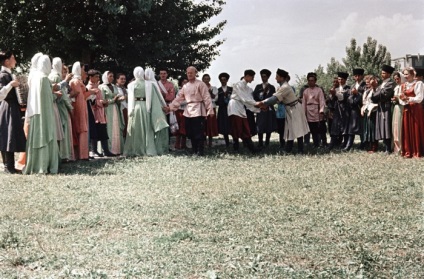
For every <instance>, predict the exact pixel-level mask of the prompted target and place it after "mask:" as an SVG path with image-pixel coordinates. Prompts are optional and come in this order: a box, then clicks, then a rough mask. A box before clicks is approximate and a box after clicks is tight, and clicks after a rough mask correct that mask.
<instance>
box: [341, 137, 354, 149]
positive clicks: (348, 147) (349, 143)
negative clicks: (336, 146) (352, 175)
mask: <svg viewBox="0 0 424 279" xmlns="http://www.w3.org/2000/svg"><path fill="white" fill-rule="evenodd" d="M354 139H355V135H349V136H348V139H347V143H346V147H345V148H343V151H349V150H350V149H351V148H352V146H353V141H354Z"/></svg>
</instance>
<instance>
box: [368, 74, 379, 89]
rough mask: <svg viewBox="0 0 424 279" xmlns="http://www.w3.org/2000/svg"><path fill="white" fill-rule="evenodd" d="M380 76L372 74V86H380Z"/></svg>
mask: <svg viewBox="0 0 424 279" xmlns="http://www.w3.org/2000/svg"><path fill="white" fill-rule="evenodd" d="M378 81H379V80H378V77H376V76H374V75H372V76H371V78H370V86H371V87H372V88H374V89H375V88H377V86H378Z"/></svg>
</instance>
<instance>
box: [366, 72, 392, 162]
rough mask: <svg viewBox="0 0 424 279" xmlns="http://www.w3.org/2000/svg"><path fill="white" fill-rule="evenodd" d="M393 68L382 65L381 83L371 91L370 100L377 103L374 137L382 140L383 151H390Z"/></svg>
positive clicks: (388, 152)
mask: <svg viewBox="0 0 424 279" xmlns="http://www.w3.org/2000/svg"><path fill="white" fill-rule="evenodd" d="M394 70H395V68H393V67H392V66H389V65H383V67H382V70H381V78H382V80H383V83H382V84H381V85H380V86H379V87H378V88H377V90H376V91H375V92H373V94H372V96H371V100H372V101H373V103H375V104H378V108H377V112H376V123H375V139H376V140H377V141H378V140H383V143H384V145H385V150H384V151H385V153H386V154H390V153H391V152H392V141H391V139H392V114H391V108H392V103H391V99H392V98H393V96H394V94H395V91H394V89H395V86H396V83H395V82H394V81H393V80H392V79H391V78H390V77H391V75H392V73H393V72H394Z"/></svg>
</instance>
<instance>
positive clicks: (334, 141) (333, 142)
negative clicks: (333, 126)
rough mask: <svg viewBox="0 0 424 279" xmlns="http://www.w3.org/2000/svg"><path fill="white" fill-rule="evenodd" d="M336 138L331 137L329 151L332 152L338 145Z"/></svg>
mask: <svg viewBox="0 0 424 279" xmlns="http://www.w3.org/2000/svg"><path fill="white" fill-rule="evenodd" d="M336 141H337V140H336V138H335V137H333V136H332V137H331V138H330V144H329V145H328V150H332V149H333V148H334V146H335V145H336Z"/></svg>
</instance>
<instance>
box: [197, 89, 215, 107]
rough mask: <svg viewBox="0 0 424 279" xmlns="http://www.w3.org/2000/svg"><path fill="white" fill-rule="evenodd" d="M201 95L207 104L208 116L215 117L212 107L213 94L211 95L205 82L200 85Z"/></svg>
mask: <svg viewBox="0 0 424 279" xmlns="http://www.w3.org/2000/svg"><path fill="white" fill-rule="evenodd" d="M199 91H200V95H201V96H202V99H203V103H204V104H205V108H206V114H207V115H214V114H215V113H214V111H213V107H212V99H211V94H209V89H208V87H207V86H206V84H204V83H203V82H202V83H200V85H199Z"/></svg>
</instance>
